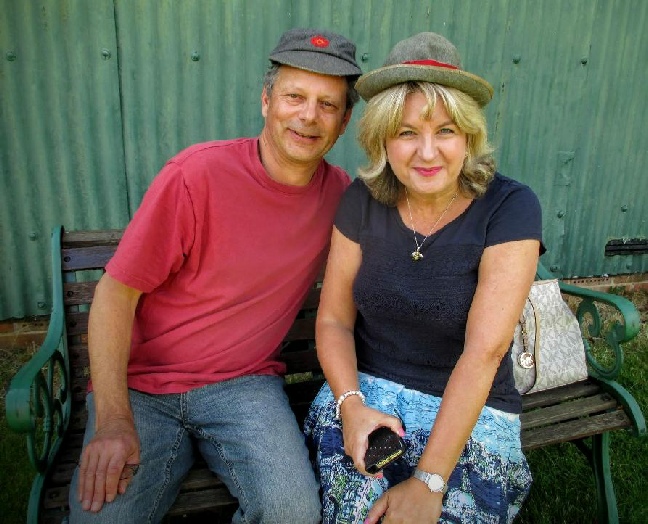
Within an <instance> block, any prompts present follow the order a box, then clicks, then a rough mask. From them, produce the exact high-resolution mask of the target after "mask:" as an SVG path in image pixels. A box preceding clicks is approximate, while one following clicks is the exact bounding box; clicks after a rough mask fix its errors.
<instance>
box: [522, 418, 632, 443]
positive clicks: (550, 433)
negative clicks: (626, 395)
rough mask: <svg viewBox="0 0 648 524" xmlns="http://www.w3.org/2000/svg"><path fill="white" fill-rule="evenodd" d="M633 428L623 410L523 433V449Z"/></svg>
mask: <svg viewBox="0 0 648 524" xmlns="http://www.w3.org/2000/svg"><path fill="white" fill-rule="evenodd" d="M631 426H632V423H631V422H630V419H629V418H628V416H627V415H626V414H625V413H624V412H623V411H621V410H617V411H614V412H612V413H603V414H600V415H595V416H592V417H586V418H582V419H578V420H572V421H570V422H564V423H562V424H556V425H552V426H544V427H542V428H536V429H530V430H523V431H522V449H524V450H528V449H534V448H539V447H542V446H547V445H549V444H559V443H561V442H568V441H570V440H576V439H581V438H585V437H589V436H591V435H598V434H601V433H605V432H606V431H611V430H614V429H625V428H629V427H631Z"/></svg>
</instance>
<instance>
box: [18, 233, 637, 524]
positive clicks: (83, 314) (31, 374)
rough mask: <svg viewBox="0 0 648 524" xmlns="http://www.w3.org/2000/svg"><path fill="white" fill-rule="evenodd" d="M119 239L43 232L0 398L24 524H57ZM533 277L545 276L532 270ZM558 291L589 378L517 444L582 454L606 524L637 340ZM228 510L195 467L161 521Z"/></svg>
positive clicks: (307, 365)
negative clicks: (100, 300)
mask: <svg viewBox="0 0 648 524" xmlns="http://www.w3.org/2000/svg"><path fill="white" fill-rule="evenodd" d="M120 238H121V231H118V230H106V231H78V232H66V231H63V228H62V227H57V228H55V229H54V231H53V233H52V303H53V308H52V314H51V319H50V325H49V331H48V333H47V337H46V339H45V341H44V343H43V345H42V347H41V348H40V349H39V351H38V352H37V353H36V354H35V355H34V357H33V358H32V359H31V360H30V361H29V362H28V363H27V364H25V366H24V367H23V368H22V369H21V370H20V371H19V372H18V373H17V374H16V376H15V377H14V378H13V380H12V382H11V385H10V388H9V391H8V393H7V397H6V415H7V419H8V422H9V425H10V427H11V428H12V429H13V430H15V431H17V432H21V433H24V434H25V435H26V437H27V447H28V450H29V455H30V459H31V461H32V463H33V465H34V467H35V469H36V477H35V479H34V482H33V487H32V491H31V499H30V503H29V509H28V518H27V521H28V522H29V523H36V522H43V523H52V524H53V523H60V522H66V521H67V515H68V505H67V500H68V491H69V484H70V481H71V477H72V473H73V471H74V467H75V465H76V462H77V460H78V458H79V455H80V451H81V443H82V437H83V432H84V428H85V424H86V412H85V404H84V397H85V392H86V382H87V378H88V374H89V370H88V355H87V327H88V309H89V304H90V302H91V301H92V296H93V292H94V287H95V285H96V281H97V279H98V278H99V277H100V276H101V274H102V269H103V267H104V265H105V264H106V262H107V261H108V260H109V259H110V257H111V256H112V254H113V252H114V250H115V248H116V246H117V244H118V243H119V239H120ZM538 277H539V278H551V275H550V274H549V273H548V272H547V271H546V270H545V269H544V268H543V267H542V266H539V267H538ZM561 288H562V290H563V292H564V293H566V294H568V295H573V296H574V297H578V299H580V305H579V307H578V311H577V316H578V317H579V320H581V325H583V324H584V323H587V324H588V325H589V328H588V330H587V331H588V333H587V335H588V336H587V337H586V340H587V341H588V343H586V346H587V347H588V352H589V356H588V358H589V359H590V364H591V374H592V376H591V377H590V378H589V379H588V380H587V381H585V382H581V383H576V384H572V385H569V386H565V387H562V388H557V389H554V390H550V391H546V392H541V393H537V394H532V395H527V396H525V397H524V413H523V415H522V442H523V446H524V449H525V450H529V449H533V448H538V447H541V446H547V445H549V444H555V443H559V442H567V441H570V442H574V443H575V444H577V446H578V447H579V448H580V449H581V450H582V451H583V452H584V453H585V454H586V455H587V456H588V458H589V460H590V463H591V464H592V467H593V471H594V474H595V477H596V486H597V488H596V489H597V495H598V504H599V522H600V523H603V522H616V521H617V520H618V518H617V508H616V499H615V494H614V489H613V486H612V479H611V476H610V468H609V436H610V432H611V431H613V430H617V429H625V430H630V431H633V432H634V433H635V434H636V435H637V436H640V435H644V434H645V433H646V424H645V420H644V417H643V414H642V413H641V410H640V409H639V406H638V405H637V403H636V401H635V400H634V398H633V397H632V396H631V395H630V394H629V393H628V392H627V391H626V390H625V389H624V388H623V387H622V386H621V385H620V384H618V383H617V382H615V381H614V378H615V377H616V376H617V374H618V372H619V370H620V367H621V363H622V360H623V358H622V353H621V347H620V344H621V343H623V342H626V341H628V340H630V339H631V338H632V337H634V336H635V335H636V334H637V333H638V331H639V314H638V312H637V310H636V309H635V308H634V306H633V305H632V303H631V302H630V301H628V300H626V299H624V298H621V297H617V296H614V295H609V294H604V293H600V292H595V291H591V290H588V289H584V288H579V287H575V286H570V285H567V284H565V283H562V282H561ZM318 303H319V285H315V286H314V287H313V290H312V292H311V294H310V295H309V297H308V298H307V300H306V303H305V304H304V306H303V309H302V311H301V312H300V313H299V315H298V317H297V319H296V320H295V322H294V324H293V326H292V329H291V330H290V333H289V334H288V336H287V337H286V339H285V341H284V347H283V349H282V358H283V359H284V361H285V362H286V363H287V366H288V376H287V386H286V389H287V392H288V395H289V397H290V399H291V404H292V406H293V409H294V411H295V413H296V415H297V418H298V420H299V421H300V422H301V421H303V419H304V416H305V415H306V412H307V410H308V407H309V404H310V402H311V400H312V399H313V397H314V396H315V394H316V392H317V391H318V389H319V387H320V386H321V384H322V383H323V378H322V374H321V370H320V367H319V364H318V361H317V357H316V354H315V342H314V326H315V314H316V311H317V306H318ZM597 304H598V305H601V304H604V305H606V306H611V307H612V308H614V309H615V310H616V312H617V317H619V318H620V320H619V319H617V320H616V321H611V322H610V321H608V322H603V320H604V318H603V317H602V316H601V315H600V313H599V310H598V309H597ZM591 340H603V341H605V342H606V343H607V344H608V346H609V347H608V350H607V353H608V355H607V360H606V365H605V366H603V365H600V364H599V363H598V361H597V360H596V358H595V355H596V351H590V350H591V348H590V344H589V341H591ZM597 344H598V343H597ZM610 354H611V355H612V356H611V357H610ZM595 377H597V378H595ZM235 508H236V502H235V501H234V500H233V499H232V497H231V496H230V495H229V493H228V491H227V489H226V488H225V486H224V485H223V484H222V482H221V481H220V480H219V479H218V478H217V477H216V476H215V475H213V474H212V473H211V472H210V471H209V470H208V469H207V468H206V467H205V465H204V463H202V462H201V461H200V460H198V461H197V463H196V464H195V465H194V467H193V469H192V470H191V472H190V474H189V476H188V477H187V478H186V480H185V481H184V482H183V485H182V489H181V492H180V494H179V496H178V498H177V500H176V501H175V504H174V505H173V507H172V508H171V510H170V512H169V514H168V516H167V519H166V520H167V521H168V522H173V521H174V520H178V519H179V518H182V520H183V521H184V522H186V521H187V520H190V518H189V517H191V516H192V515H196V514H203V516H204V515H205V514H208V515H209V517H210V519H211V521H223V522H225V521H229V520H228V519H229V518H230V517H231V515H232V513H233V511H234V510H235Z"/></svg>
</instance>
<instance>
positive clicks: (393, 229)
mask: <svg viewBox="0 0 648 524" xmlns="http://www.w3.org/2000/svg"><path fill="white" fill-rule="evenodd" d="M335 226H336V227H337V229H338V230H339V231H340V232H341V233H342V234H343V235H344V236H345V237H347V238H349V239H350V240H352V241H354V242H356V243H359V244H360V248H361V250H362V263H361V265H360V269H359V271H358V274H357V276H356V279H355V281H354V284H353V297H354V301H355V305H356V307H357V310H358V315H357V319H356V323H355V343H356V354H357V360H358V370H359V371H363V372H365V373H369V374H371V375H374V376H378V377H382V378H386V379H388V380H392V381H394V382H397V383H399V384H402V385H403V386H405V387H407V388H410V389H416V390H418V391H421V392H423V393H428V394H432V395H436V396H442V395H443V391H444V389H445V386H446V384H447V382H448V379H449V378H450V374H451V373H452V370H453V369H454V366H455V364H456V363H457V360H458V359H459V357H460V356H461V353H462V351H463V348H464V335H465V331H466V322H467V319H468V311H469V310H470V306H471V303H472V300H473V295H474V294H475V289H476V287H477V274H478V269H479V263H480V260H481V256H482V253H483V252H484V249H485V248H487V247H488V246H492V245H496V244H501V243H503V242H510V241H515V240H524V239H536V240H540V241H541V242H542V216H541V209H540V203H539V202H538V198H537V197H536V195H535V194H534V193H533V191H532V190H531V189H530V188H529V187H528V186H525V185H524V184H521V183H520V182H517V181H515V180H512V179H510V178H507V177H504V176H502V175H500V174H499V173H496V174H495V177H494V179H493V180H492V181H491V183H490V184H489V186H488V189H487V191H486V193H485V194H484V196H483V197H481V198H479V199H476V200H474V201H473V202H472V203H471V204H470V206H469V207H468V208H467V209H466V210H465V211H464V212H463V213H462V214H461V215H460V216H459V217H457V218H456V219H455V220H453V221H452V222H450V223H449V224H447V225H446V226H444V227H443V228H441V229H439V230H438V231H437V232H435V233H434V234H433V235H431V236H430V237H429V238H428V239H427V240H426V241H425V244H424V245H423V247H422V249H421V253H422V254H423V255H424V258H423V259H421V260H418V261H416V262H415V261H413V260H412V258H411V253H412V251H414V250H415V248H416V245H415V243H414V239H413V232H412V230H411V229H410V228H408V227H407V226H406V225H405V224H404V223H403V221H402V219H401V217H400V214H399V213H398V210H397V209H396V208H395V207H387V206H385V205H383V204H381V203H379V202H378V201H376V200H375V199H373V198H372V197H371V195H370V194H369V191H368V190H367V187H366V186H365V184H364V182H362V181H361V180H360V179H356V180H355V181H354V182H353V183H352V184H351V186H349V188H348V189H347V191H346V193H345V194H344V196H343V197H342V202H341V204H340V208H339V210H338V213H337V216H336V220H335ZM417 238H418V241H419V243H420V242H421V241H422V240H423V237H422V236H420V235H419V236H418V237H417ZM541 249H542V250H543V249H544V248H541ZM486 404H487V405H489V406H491V407H493V408H496V409H500V410H503V411H506V412H509V413H520V412H521V408H522V402H521V399H520V395H519V394H518V392H517V390H516V389H515V383H514V380H513V371H512V367H511V359H510V358H509V357H508V356H507V357H505V358H503V359H502V362H501V364H500V366H499V369H498V370H497V374H496V376H495V379H494V381H493V386H492V388H491V391H490V394H489V396H488V400H487V401H486Z"/></svg>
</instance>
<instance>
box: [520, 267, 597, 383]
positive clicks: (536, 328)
mask: <svg viewBox="0 0 648 524" xmlns="http://www.w3.org/2000/svg"><path fill="white" fill-rule="evenodd" d="M511 359H512V360H513V376H514V377H515V387H516V388H517V390H518V391H519V392H520V393H521V394H522V395H524V394H527V393H536V392H538V391H543V390H545V389H550V388H555V387H558V386H563V385H565V384H571V383H572V382H578V381H580V380H584V379H586V378H587V360H586V357H585V346H584V344H583V339H582V335H581V330H580V326H579V325H578V320H577V319H576V317H575V316H574V314H573V313H572V312H571V310H570V309H569V306H568V305H567V304H566V303H565V301H564V300H563V298H562V295H561V294H560V287H559V286H558V280H537V281H535V282H534V283H533V285H532V286H531V291H530V292H529V297H528V298H527V301H526V304H525V306H524V310H523V312H522V316H521V317H520V321H519V323H518V325H517V327H516V328H515V334H514V336H513V344H512V347H511Z"/></svg>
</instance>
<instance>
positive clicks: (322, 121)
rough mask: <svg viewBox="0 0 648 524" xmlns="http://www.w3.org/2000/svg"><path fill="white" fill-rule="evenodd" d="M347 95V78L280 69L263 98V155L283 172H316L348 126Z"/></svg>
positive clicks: (286, 68) (293, 69)
mask: <svg viewBox="0 0 648 524" xmlns="http://www.w3.org/2000/svg"><path fill="white" fill-rule="evenodd" d="M346 92H347V82H346V80H345V79H344V78H343V77H337V76H328V75H320V74H318V73H311V72H309V71H305V70H303V69H296V68H293V67H288V66H281V67H280V68H279V71H278V74H277V78H276V80H275V83H274V86H273V88H272V92H271V93H270V95H269V96H268V94H267V93H266V91H265V89H264V90H263V94H262V95H261V112H262V114H263V116H264V118H265V127H264V130H263V133H262V134H263V136H264V138H265V140H264V146H265V149H266V151H264V153H266V152H267V153H269V154H270V155H272V157H273V160H274V161H275V162H277V163H278V165H280V166H282V167H283V168H284V169H285V168H290V167H295V168H304V167H307V166H311V165H312V166H313V169H314V168H315V167H316V166H317V164H318V163H319V162H320V160H321V159H322V157H323V156H324V155H325V154H326V153H327V152H328V151H329V150H330V149H331V148H332V147H333V145H334V144H335V141H336V140H337V139H338V137H339V136H340V135H341V134H342V133H344V130H345V129H346V126H347V124H348V122H349V118H350V117H351V110H348V111H347V110H346Z"/></svg>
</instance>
